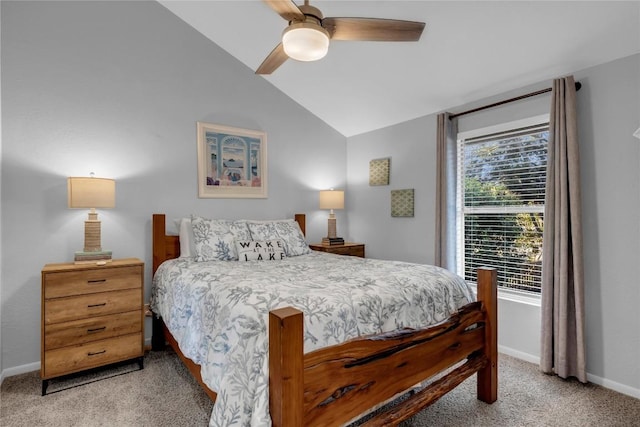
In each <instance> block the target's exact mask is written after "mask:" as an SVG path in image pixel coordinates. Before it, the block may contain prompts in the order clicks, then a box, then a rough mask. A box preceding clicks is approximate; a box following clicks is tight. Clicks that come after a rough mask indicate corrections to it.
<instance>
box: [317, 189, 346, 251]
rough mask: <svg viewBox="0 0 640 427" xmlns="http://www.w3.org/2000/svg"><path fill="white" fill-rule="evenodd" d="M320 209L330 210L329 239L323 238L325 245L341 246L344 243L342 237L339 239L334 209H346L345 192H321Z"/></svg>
mask: <svg viewBox="0 0 640 427" xmlns="http://www.w3.org/2000/svg"><path fill="white" fill-rule="evenodd" d="M320 209H330V210H331V212H330V213H329V220H328V225H329V228H328V230H327V237H323V238H322V244H323V245H341V244H343V243H344V239H343V238H342V237H337V228H336V215H335V214H334V213H333V210H334V209H344V191H342V190H333V189H331V190H322V191H320Z"/></svg>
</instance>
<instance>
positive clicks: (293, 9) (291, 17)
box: [263, 0, 304, 21]
mask: <svg viewBox="0 0 640 427" xmlns="http://www.w3.org/2000/svg"><path fill="white" fill-rule="evenodd" d="M263 1H264V2H265V3H266V4H267V5H269V7H270V8H271V9H273V10H275V12H276V13H277V14H278V15H280V16H282V17H283V18H284V19H286V20H287V21H304V13H302V12H301V11H300V9H298V6H296V5H295V3H293V2H292V1H291V0H263Z"/></svg>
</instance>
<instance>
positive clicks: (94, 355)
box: [40, 258, 144, 396]
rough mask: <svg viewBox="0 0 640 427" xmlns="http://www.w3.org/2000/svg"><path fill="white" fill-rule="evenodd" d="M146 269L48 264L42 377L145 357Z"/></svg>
mask: <svg viewBox="0 0 640 427" xmlns="http://www.w3.org/2000/svg"><path fill="white" fill-rule="evenodd" d="M143 275H144V263H143V262H142V261H140V260H139V259H137V258H127V259H119V260H113V261H112V262H109V263H107V264H105V265H100V266H99V265H96V264H73V263H64V264H47V265H45V266H44V268H43V269H42V300H41V301H42V311H41V312H42V324H41V343H40V362H41V368H40V377H41V378H42V395H43V396H44V395H45V394H46V392H47V386H48V383H49V379H51V378H55V377H60V376H63V375H68V374H72V373H75V372H80V371H84V370H86V369H91V368H96V367H99V366H103V365H108V364H111V363H116V362H122V361H125V360H129V359H135V358H137V359H138V364H139V366H140V369H142V368H143V356H144V309H143V290H144V279H143Z"/></svg>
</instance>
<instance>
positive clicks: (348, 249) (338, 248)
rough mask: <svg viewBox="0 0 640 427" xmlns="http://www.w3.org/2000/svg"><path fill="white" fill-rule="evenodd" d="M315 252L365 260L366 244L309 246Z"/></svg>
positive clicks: (320, 244) (316, 244) (315, 244)
mask: <svg viewBox="0 0 640 427" xmlns="http://www.w3.org/2000/svg"><path fill="white" fill-rule="evenodd" d="M309 247H310V248H311V249H313V250H314V251H320V252H329V253H332V254H338V255H349V256H357V257H360V258H364V243H345V244H343V245H331V246H328V245H323V244H322V243H314V244H312V245H309Z"/></svg>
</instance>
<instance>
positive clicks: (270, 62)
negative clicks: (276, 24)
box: [256, 43, 289, 74]
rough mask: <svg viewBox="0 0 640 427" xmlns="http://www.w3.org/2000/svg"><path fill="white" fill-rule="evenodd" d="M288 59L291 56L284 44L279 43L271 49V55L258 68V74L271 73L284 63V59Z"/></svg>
mask: <svg viewBox="0 0 640 427" xmlns="http://www.w3.org/2000/svg"><path fill="white" fill-rule="evenodd" d="M287 59H289V57H288V56H287V54H286V53H284V46H282V43H279V44H278V46H276V48H275V49H273V50H272V51H271V53H270V54H269V56H267V58H266V59H265V60H264V61H262V64H260V66H259V67H258V69H257V70H256V74H271V73H273V72H274V71H275V70H276V69H277V68H278V67H279V66H281V65H282V64H284V61H286V60H287Z"/></svg>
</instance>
